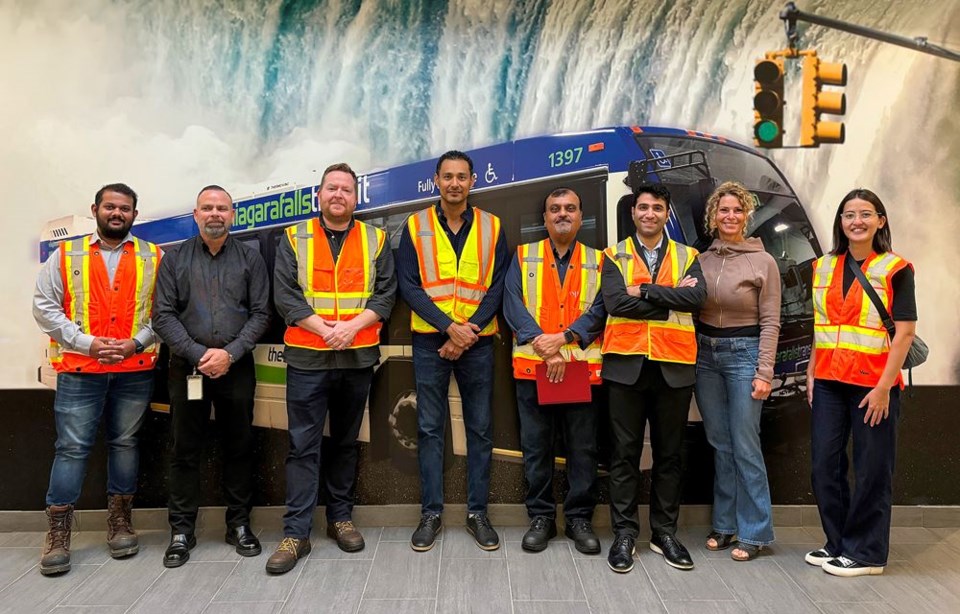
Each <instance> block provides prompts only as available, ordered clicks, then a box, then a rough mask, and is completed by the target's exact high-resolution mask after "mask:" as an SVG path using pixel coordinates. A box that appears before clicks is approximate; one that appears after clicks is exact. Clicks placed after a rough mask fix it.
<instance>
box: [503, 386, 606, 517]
mask: <svg viewBox="0 0 960 614" xmlns="http://www.w3.org/2000/svg"><path fill="white" fill-rule="evenodd" d="M517 407H518V409H519V412H520V447H521V449H522V451H523V471H524V475H525V476H526V478H527V486H528V490H527V499H526V504H527V514H529V515H530V517H531V518H533V517H534V516H547V517H549V518H555V517H556V503H555V502H554V499H553V467H554V458H555V457H556V454H555V453H554V449H553V444H554V437H555V436H556V435H557V432H558V431H559V433H560V434H562V436H563V439H564V442H565V444H566V446H565V447H566V461H567V464H566V466H567V482H568V483H569V485H570V490H569V491H567V496H566V498H565V499H564V502H563V515H564V517H566V518H567V519H573V518H585V519H587V520H590V519H592V518H593V509H594V508H595V507H596V505H597V412H596V408H595V407H594V405H593V404H592V403H571V404H562V405H543V406H541V405H539V404H538V403H537V383H536V382H535V381H532V380H517Z"/></svg>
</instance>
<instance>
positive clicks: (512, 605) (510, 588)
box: [500, 542, 517, 614]
mask: <svg viewBox="0 0 960 614" xmlns="http://www.w3.org/2000/svg"><path fill="white" fill-rule="evenodd" d="M500 547H501V548H503V549H504V550H503V564H504V565H505V566H506V567H507V595H509V596H510V614H516V612H517V606H516V603H514V599H513V578H512V577H511V576H510V556H509V553H508V552H507V542H503V544H502V545H501V546H500Z"/></svg>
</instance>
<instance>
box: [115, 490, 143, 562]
mask: <svg viewBox="0 0 960 614" xmlns="http://www.w3.org/2000/svg"><path fill="white" fill-rule="evenodd" d="M132 512H133V495H108V496H107V545H108V546H110V556H112V557H113V558H115V559H122V558H123V557H125V556H131V555H134V554H136V553H137V552H139V551H140V544H139V543H138V541H137V534H136V532H135V531H134V530H133V524H131V522H130V516H131V514H132Z"/></svg>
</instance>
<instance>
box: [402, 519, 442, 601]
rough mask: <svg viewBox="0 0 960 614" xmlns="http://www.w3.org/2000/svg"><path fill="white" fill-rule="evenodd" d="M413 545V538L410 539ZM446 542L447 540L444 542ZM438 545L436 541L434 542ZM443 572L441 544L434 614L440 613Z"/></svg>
mask: <svg viewBox="0 0 960 614" xmlns="http://www.w3.org/2000/svg"><path fill="white" fill-rule="evenodd" d="M440 526H441V527H443V524H442V521H441V525H440ZM410 539H411V543H412V540H413V536H411V537H410ZM434 540H436V535H434ZM444 542H446V540H444ZM434 543H436V541H434ZM442 570H443V543H441V544H440V554H438V555H437V590H436V591H435V592H434V593H433V614H439V612H440V574H441V573H442Z"/></svg>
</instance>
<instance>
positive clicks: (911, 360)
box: [847, 252, 930, 386]
mask: <svg viewBox="0 0 960 614" xmlns="http://www.w3.org/2000/svg"><path fill="white" fill-rule="evenodd" d="M847 266H848V267H850V270H851V271H853V274H854V275H856V276H857V281H859V282H860V285H861V286H863V291H864V292H865V293H866V294H867V296H869V297H870V300H871V301H872V302H873V306H874V307H876V308H877V312H878V313H879V314H880V319H881V320H883V327H884V328H886V329H887V334H888V335H890V341H893V336H894V335H895V334H896V332H897V327H896V325H895V324H894V323H893V319H892V318H891V317H890V314H889V313H887V310H886V308H885V307H884V306H883V301H881V300H880V297H879V296H877V291H876V290H874V289H873V286H871V285H870V282H869V281H867V278H866V276H865V275H864V274H863V271H861V270H860V267H858V266H857V261H856V260H855V259H854V257H853V255H852V254H850V252H847ZM928 354H930V348H928V347H927V344H926V343H924V342H923V339H921V338H920V337H919V336H917V335H915V336H914V337H913V343H912V344H911V345H910V349H909V350H908V351H907V357H906V358H905V359H904V361H903V367H902V368H903V369H907V370H908V372H907V375H908V378H909V382H910V385H911V386H913V368H914V367H919V366H920V365H922V364H923V363H924V362H926V360H927V355H928Z"/></svg>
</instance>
